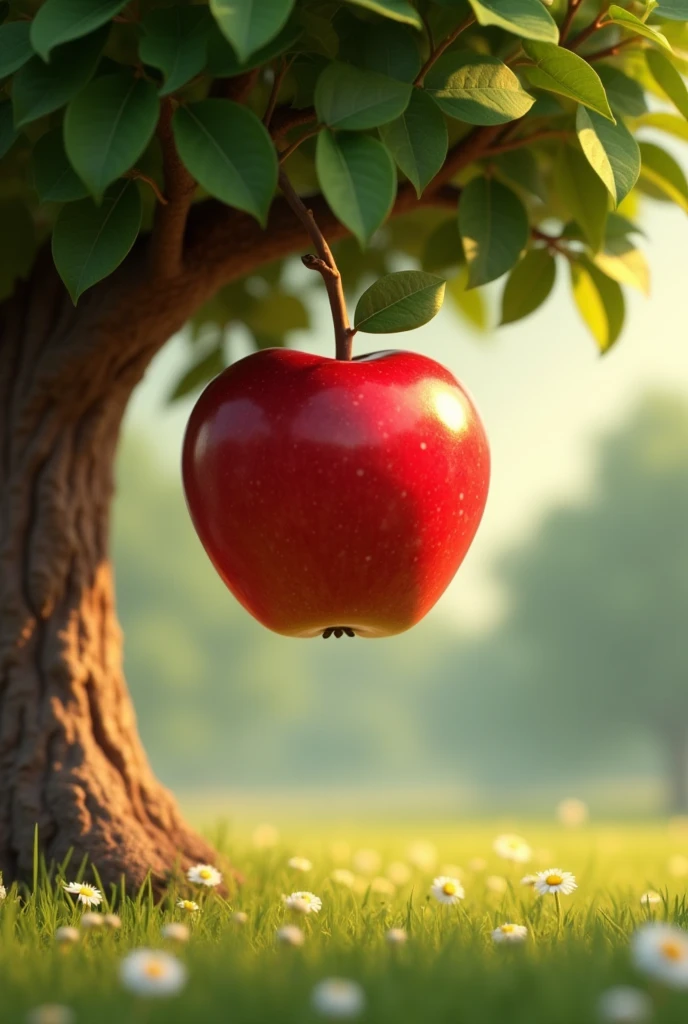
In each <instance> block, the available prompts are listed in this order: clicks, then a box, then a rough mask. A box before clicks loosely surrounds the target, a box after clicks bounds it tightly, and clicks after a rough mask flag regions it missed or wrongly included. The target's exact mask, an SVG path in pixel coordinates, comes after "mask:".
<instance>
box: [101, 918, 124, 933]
mask: <svg viewBox="0 0 688 1024" xmlns="http://www.w3.org/2000/svg"><path fill="white" fill-rule="evenodd" d="M103 924H104V925H106V926H107V927H108V928H112V930H113V931H117V929H118V928H121V927H122V918H121V917H120V916H119V914H103Z"/></svg>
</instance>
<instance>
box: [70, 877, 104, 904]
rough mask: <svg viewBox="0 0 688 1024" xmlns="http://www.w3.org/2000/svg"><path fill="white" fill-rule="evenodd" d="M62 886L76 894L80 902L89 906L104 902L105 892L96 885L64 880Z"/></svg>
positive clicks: (71, 893) (73, 894)
mask: <svg viewBox="0 0 688 1024" xmlns="http://www.w3.org/2000/svg"><path fill="white" fill-rule="evenodd" d="M62 888H63V889H64V891H65V892H68V893H70V895H72V896H76V898H77V900H78V902H79V903H83V904H85V906H87V907H97V906H98V905H99V904H100V903H102V902H103V894H102V892H101V891H100V889H96V887H95V886H94V885H87V884H86V883H85V882H63V883H62Z"/></svg>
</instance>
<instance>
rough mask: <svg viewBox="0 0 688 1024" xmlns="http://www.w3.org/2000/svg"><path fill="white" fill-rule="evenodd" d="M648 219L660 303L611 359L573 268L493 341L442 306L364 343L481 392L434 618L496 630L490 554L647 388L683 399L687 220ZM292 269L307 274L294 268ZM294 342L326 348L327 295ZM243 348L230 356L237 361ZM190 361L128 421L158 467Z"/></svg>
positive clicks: (172, 467)
mask: <svg viewBox="0 0 688 1024" xmlns="http://www.w3.org/2000/svg"><path fill="white" fill-rule="evenodd" d="M640 223H641V225H642V227H643V229H644V230H645V231H646V233H647V235H648V239H647V241H646V243H645V246H644V247H645V251H646V254H647V257H648V261H649V264H650V268H651V272H652V289H651V296H650V298H649V299H647V298H645V297H643V296H642V295H641V294H640V293H636V292H632V291H631V290H630V289H625V291H626V297H627V325H626V327H625V329H624V332H623V334H622V336H621V338H620V340H619V341H618V342H617V344H616V346H615V347H614V348H613V349H612V350H611V351H610V352H609V353H608V354H606V355H605V356H600V354H599V352H598V350H597V348H596V346H595V343H594V341H593V340H592V338H591V337H590V336H589V335H588V333H587V329H586V328H585V327H584V325H583V323H582V321H581V320H580V318H579V315H578V313H577V311H576V309H575V307H574V306H573V302H572V300H571V298H570V295H569V291H570V289H569V282H568V270H567V268H566V267H565V266H559V268H558V277H557V283H556V286H555V291H554V293H553V296H551V297H550V299H549V301H548V303H547V304H546V305H545V306H544V307H543V308H542V309H541V310H540V311H538V312H537V313H536V314H534V315H533V316H531V317H529V318H528V319H526V320H524V321H521V322H519V323H517V324H513V325H509V326H507V327H504V328H500V329H499V330H494V331H492V332H491V333H490V334H489V335H487V336H485V335H477V334H475V333H473V332H471V331H470V329H468V328H467V327H466V326H465V325H464V323H463V321H460V320H459V319H458V317H457V316H456V315H455V314H454V313H453V312H452V310H451V308H450V306H449V304H447V305H446V306H445V308H444V309H443V310H442V312H441V313H440V315H439V316H438V317H436V319H435V320H433V321H431V323H429V324H427V325H426V326H425V327H423V328H421V329H420V330H418V331H414V332H412V333H410V334H406V335H404V336H403V338H401V336H399V335H395V336H390V337H389V339H388V340H386V339H385V337H384V336H378V337H376V338H375V339H374V343H373V344H372V345H370V346H369V345H368V344H367V339H366V338H365V337H361V336H360V335H359V336H358V337H357V338H356V340H355V345H356V351H357V352H358V353H362V352H363V351H366V350H371V349H372V348H374V349H384V348H394V347H405V348H411V349H414V350H417V351H419V352H422V353H424V354H425V355H428V356H430V357H431V358H433V359H436V360H438V361H439V362H441V363H444V364H445V365H446V366H447V367H448V368H449V369H450V370H451V371H452V372H453V373H454V375H455V376H456V377H457V378H458V379H459V380H460V381H461V382H462V383H463V384H464V386H465V387H466V388H467V390H468V391H469V392H470V393H471V395H472V396H473V399H474V401H475V403H476V405H477V407H478V410H479V411H480V414H481V416H482V419H483V422H484V424H485V427H486V429H487V433H488V437H489V439H490V445H491V452H492V481H491V488H490V495H489V498H488V504H487V509H486V512H485V516H484V519H483V522H482V524H481V527H480V530H479V531H478V534H477V536H476V539H475V540H474V542H473V547H472V549H471V551H470V552H469V555H468V556H467V558H466V561H465V562H464V564H463V566H462V567H461V568H460V570H459V572H458V574H457V576H456V578H455V580H454V582H453V583H452V585H451V586H450V588H449V590H448V591H447V593H446V594H445V596H444V598H443V599H442V600H441V601H440V602H439V604H438V605H437V607H436V608H435V609H434V611H433V612H432V613H431V615H432V616H433V617H438V618H441V617H445V619H446V618H448V619H449V620H451V621H452V622H454V623H457V622H460V623H462V624H463V625H464V626H467V627H472V628H481V627H485V626H487V625H489V624H490V623H491V622H492V621H493V620H494V618H495V617H496V616H497V615H498V614H499V608H500V601H499V596H500V595H499V593H498V591H497V589H496V587H495V586H494V584H493V582H492V580H491V571H490V568H491V565H492V564H493V562H494V560H495V558H496V557H497V556H498V555H499V553H500V552H502V551H504V550H505V549H508V548H512V547H514V546H515V545H518V544H519V543H521V542H522V541H523V539H524V538H525V537H528V536H532V535H533V534H535V533H536V531H537V529H538V523H539V521H540V519H541V517H542V516H543V515H544V514H545V512H546V510H547V509H548V508H549V507H550V506H551V505H552V504H557V503H560V502H562V501H564V502H568V501H571V500H576V499H577V498H578V497H579V496H580V495H582V494H584V493H585V490H586V488H587V487H589V484H590V480H591V473H592V471H593V468H594V445H595V440H596V438H597V437H599V435H600V434H601V433H603V432H605V431H608V430H609V429H612V428H613V427H614V426H615V425H616V424H619V423H621V422H622V421H623V420H624V418H625V417H627V416H628V415H629V414H630V412H631V411H632V409H633V407H634V406H635V405H636V403H638V402H639V401H640V400H641V398H642V396H643V395H644V394H645V393H647V391H648V390H652V389H657V388H662V389H670V390H671V391H672V392H680V393H681V394H683V395H684V396H685V398H686V400H688V317H687V316H686V312H685V311H686V290H688V272H687V271H688V260H687V259H686V252H687V251H688V218H686V217H685V216H684V215H683V214H682V213H681V212H680V211H679V210H678V208H677V207H675V206H670V205H668V204H663V203H658V202H654V201H649V200H648V201H647V202H646V204H645V205H644V207H643V212H642V216H641V218H640ZM294 272H296V273H301V272H302V273H304V274H305V273H306V271H301V268H300V267H298V266H295V268H294ZM497 290H498V291H499V289H497ZM293 337H294V346H295V347H298V348H302V349H305V350H308V351H315V352H320V353H322V354H327V355H329V354H330V348H331V345H332V342H331V326H330V324H329V320H328V311H327V306H326V303H325V302H324V300H323V301H322V302H320V303H318V305H317V309H316V313H315V316H314V326H313V328H312V329H311V331H310V332H302V333H301V334H300V335H294V336H293ZM245 352H248V349H246V350H245ZM245 352H244V351H240V346H239V347H237V348H235V349H234V350H233V354H236V355H237V356H238V355H243V354H245ZM184 360H185V349H184V344H183V340H182V339H181V338H176V339H173V340H172V341H171V342H170V344H169V345H167V346H166V348H165V349H164V350H163V351H162V352H161V353H160V355H159V356H158V357H157V359H156V360H155V361H154V363H153V365H152V366H151V368H150V370H149V372H148V374H147V376H146V378H145V380H144V381H143V382H142V384H141V385H140V386H139V389H138V391H137V393H136V395H135V396H134V400H133V402H132V404H131V407H130V410H129V413H128V417H127V421H126V425H125V429H130V430H133V429H136V430H137V431H140V430H143V431H145V432H146V433H147V434H148V435H149V436H150V437H151V440H152V441H153V443H154V445H155V450H156V451H157V452H158V453H159V458H160V463H161V466H163V467H164V468H165V469H166V471H169V472H170V473H173V474H175V475H177V476H178V463H179V452H180V447H181V439H182V434H183V430H184V427H185V424H186V420H187V418H188V415H189V412H190V409H191V406H192V404H193V400H187V401H183V402H180V403H178V404H176V405H174V406H168V405H166V404H165V398H164V396H165V395H166V394H167V393H168V392H169V390H170V389H171V386H172V382H173V381H174V380H176V378H177V376H178V375H179V367H180V366H181V365H183V363H184ZM179 500H180V501H182V500H183V498H182V492H181V483H180V488H179Z"/></svg>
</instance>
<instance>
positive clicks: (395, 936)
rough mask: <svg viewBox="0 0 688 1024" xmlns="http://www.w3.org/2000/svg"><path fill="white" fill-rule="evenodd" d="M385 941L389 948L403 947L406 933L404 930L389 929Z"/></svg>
mask: <svg viewBox="0 0 688 1024" xmlns="http://www.w3.org/2000/svg"><path fill="white" fill-rule="evenodd" d="M385 939H386V941H387V942H388V943H389V945H390V946H403V945H404V944H405V943H406V942H407V940H408V932H407V931H406V929H405V928H389V929H388V930H387V931H386V932H385Z"/></svg>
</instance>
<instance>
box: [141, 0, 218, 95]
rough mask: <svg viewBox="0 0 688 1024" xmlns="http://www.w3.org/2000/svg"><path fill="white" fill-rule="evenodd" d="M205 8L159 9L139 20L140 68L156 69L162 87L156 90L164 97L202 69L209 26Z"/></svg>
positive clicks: (178, 7) (179, 87) (176, 7)
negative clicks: (162, 76) (140, 30)
mask: <svg viewBox="0 0 688 1024" xmlns="http://www.w3.org/2000/svg"><path fill="white" fill-rule="evenodd" d="M206 14H207V8H205V7H200V6H193V7H180V6H178V5H175V6H174V7H163V8H161V9H160V10H156V11H149V12H148V13H147V14H146V16H145V17H144V19H143V22H142V24H141V28H142V31H143V35H142V37H141V42H140V44H139V56H140V58H141V60H142V61H143V62H144V64H150V65H151V66H152V67H154V68H158V69H159V70H160V71H162V73H163V75H164V76H165V84H164V85H163V86H162V88H161V89H159V90H158V93H159V95H160V96H167V95H168V94H169V93H171V92H174V91H175V90H176V89H181V87H182V86H183V85H186V83H187V82H188V81H190V80H191V79H192V78H194V76H195V75H197V74H199V73H200V72H201V71H202V70H203V68H204V67H205V62H206V54H207V49H208V39H207V36H208V28H209V23H208V19H207V17H206Z"/></svg>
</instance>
